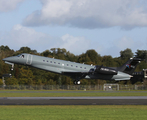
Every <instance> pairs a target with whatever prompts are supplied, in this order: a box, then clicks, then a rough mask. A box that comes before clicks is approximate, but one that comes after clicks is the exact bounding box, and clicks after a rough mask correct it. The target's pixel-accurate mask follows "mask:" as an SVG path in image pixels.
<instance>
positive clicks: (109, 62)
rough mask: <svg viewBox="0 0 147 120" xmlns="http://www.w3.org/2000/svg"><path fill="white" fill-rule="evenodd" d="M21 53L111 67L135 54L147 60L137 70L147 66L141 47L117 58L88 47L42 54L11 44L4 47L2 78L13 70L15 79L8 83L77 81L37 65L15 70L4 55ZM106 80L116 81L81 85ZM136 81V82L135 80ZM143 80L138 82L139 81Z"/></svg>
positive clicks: (0, 63) (0, 66)
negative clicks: (13, 46) (79, 52)
mask: <svg viewBox="0 0 147 120" xmlns="http://www.w3.org/2000/svg"><path fill="white" fill-rule="evenodd" d="M21 53H30V54H34V55H40V56H45V57H54V58H57V59H62V60H67V61H73V62H78V63H85V64H93V65H102V64H103V65H104V66H108V67H112V66H113V67H118V66H121V65H122V64H123V63H124V62H126V61H127V60H128V59H129V58H131V57H136V58H142V59H145V61H143V62H141V64H139V66H138V67H137V69H136V71H142V69H145V68H147V63H146V61H147V50H137V52H135V54H134V53H132V50H131V49H129V48H127V49H125V50H123V51H120V56H119V57H116V58H113V57H112V56H110V55H109V56H101V55H100V54H98V53H97V52H96V51H95V50H93V49H91V50H87V51H86V52H85V53H82V54H81V55H74V54H72V53H70V52H69V51H67V50H66V49H64V48H63V49H60V48H52V49H50V50H45V51H43V52H42V53H38V52H37V50H32V49H31V48H29V47H21V48H20V49H19V50H17V51H14V50H12V49H10V48H9V47H8V46H3V45H2V46H0V78H2V75H3V74H6V73H11V74H12V77H11V78H5V80H6V81H5V83H6V85H56V84H58V85H72V84H73V80H72V79H71V78H70V77H67V76H63V75H59V74H54V73H51V72H47V71H43V70H39V69H36V68H32V67H28V66H22V65H15V67H14V70H13V71H11V70H10V69H11V66H10V65H7V64H5V63H4V61H2V59H3V58H6V57H9V56H15V55H18V54H21ZM106 82H109V83H110V82H115V81H105V80H99V79H96V80H87V79H82V80H81V84H84V85H92V84H104V83H106ZM120 83H122V84H124V83H125V84H126V83H130V84H131V81H127V82H125V81H121V82H120ZM133 83H134V82H133ZM139 83H141V82H140V81H138V84H139ZM0 84H2V79H0Z"/></svg>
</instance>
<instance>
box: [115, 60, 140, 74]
mask: <svg viewBox="0 0 147 120" xmlns="http://www.w3.org/2000/svg"><path fill="white" fill-rule="evenodd" d="M140 61H142V59H140V58H130V59H129V60H128V61H127V62H126V63H125V64H123V65H122V66H121V67H118V68H117V70H118V71H122V72H124V73H127V74H130V75H132V73H133V72H134V70H135V69H136V67H137V65H138V64H139V63H140Z"/></svg>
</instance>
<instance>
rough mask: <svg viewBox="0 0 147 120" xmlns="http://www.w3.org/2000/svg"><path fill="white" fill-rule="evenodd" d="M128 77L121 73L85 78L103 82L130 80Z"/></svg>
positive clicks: (92, 75)
mask: <svg viewBox="0 0 147 120" xmlns="http://www.w3.org/2000/svg"><path fill="white" fill-rule="evenodd" d="M130 77H131V76H130V75H129V74H126V73H122V72H118V74H117V75H107V74H91V75H87V76H85V78H86V79H103V80H116V81H117V80H130Z"/></svg>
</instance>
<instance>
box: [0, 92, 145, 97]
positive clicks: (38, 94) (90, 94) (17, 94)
mask: <svg viewBox="0 0 147 120" xmlns="http://www.w3.org/2000/svg"><path fill="white" fill-rule="evenodd" d="M98 96H147V92H130V91H124V92H99V91H97V92H95V91H94V92H92V91H91V92H88V91H85V92H77V91H76V92H73V91H64V92H61V91H54V92H50V91H48V92H47V91H44V92H43V91H2V92H0V97H98Z"/></svg>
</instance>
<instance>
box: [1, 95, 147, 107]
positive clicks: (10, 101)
mask: <svg viewBox="0 0 147 120" xmlns="http://www.w3.org/2000/svg"><path fill="white" fill-rule="evenodd" d="M0 105H147V96H132V97H0Z"/></svg>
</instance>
